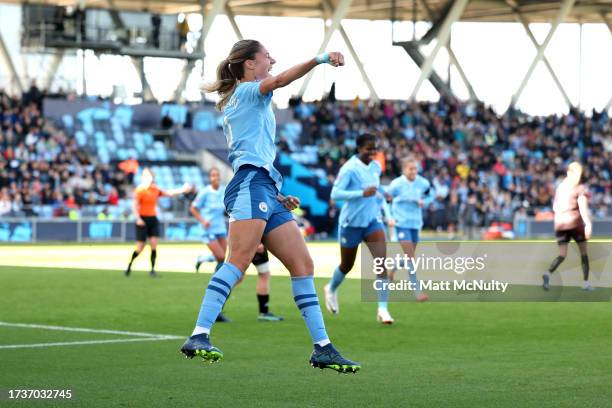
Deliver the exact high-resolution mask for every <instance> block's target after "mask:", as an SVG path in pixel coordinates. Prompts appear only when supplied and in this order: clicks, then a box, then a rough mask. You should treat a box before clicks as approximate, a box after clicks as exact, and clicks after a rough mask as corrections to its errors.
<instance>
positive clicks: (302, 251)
mask: <svg viewBox="0 0 612 408" xmlns="http://www.w3.org/2000/svg"><path fill="white" fill-rule="evenodd" d="M287 214H288V213H287ZM289 217H290V214H289ZM271 221H272V219H271ZM263 243H264V245H265V246H266V248H267V249H268V250H269V251H270V252H271V253H272V254H273V255H274V256H276V257H277V258H278V259H279V260H280V261H281V262H282V263H283V265H284V266H285V267H286V268H287V269H288V270H289V273H290V275H291V287H292V290H293V299H294V300H295V303H296V305H297V307H298V309H299V310H300V312H301V313H302V317H303V318H304V321H305V322H306V326H307V327H308V331H309V333H310V336H311V338H312V342H313V343H314V348H315V350H314V351H313V353H312V355H311V357H310V364H311V365H312V366H313V367H320V368H332V369H334V370H336V371H340V372H356V371H357V370H359V369H360V368H361V366H360V365H359V363H356V362H353V361H351V360H348V359H345V358H344V357H342V355H340V353H339V352H338V351H337V350H336V349H335V348H334V346H333V345H332V344H331V342H330V340H329V337H328V335H327V331H326V330H325V323H324V321H323V314H322V313H321V307H320V306H319V301H318V298H317V293H316V291H315V286H314V280H313V275H314V264H313V261H312V258H311V257H310V253H309V252H308V248H307V247H306V243H305V242H304V238H303V237H302V234H301V232H300V230H299V228H298V226H297V224H296V223H295V221H293V220H291V221H289V222H285V223H283V224H280V225H278V226H277V227H276V228H274V229H271V230H270V231H269V232H268V233H267V234H266V235H264V239H263Z"/></svg>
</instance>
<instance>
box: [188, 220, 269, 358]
mask: <svg viewBox="0 0 612 408" xmlns="http://www.w3.org/2000/svg"><path fill="white" fill-rule="evenodd" d="M265 227H266V221H265V220H262V219H247V220H239V221H233V222H231V223H230V226H229V245H228V246H229V251H228V258H227V261H226V262H225V263H224V264H223V265H222V266H221V267H220V268H219V269H218V270H217V271H216V272H215V273H214V274H213V276H212V278H211V279H210V282H209V284H208V287H207V289H206V292H205V293H204V299H203V300H202V306H201V308H200V313H199V314H198V319H197V322H196V327H195V329H194V331H193V333H192V335H191V337H190V338H189V339H188V340H187V341H186V342H185V344H183V347H182V348H181V352H182V353H183V354H185V356H186V357H194V356H196V355H199V356H201V357H202V358H204V359H205V360H209V361H216V360H219V359H221V358H223V353H221V351H220V350H219V349H217V348H216V347H214V346H212V345H211V344H210V340H209V334H210V330H211V328H212V326H213V324H214V322H215V321H216V319H217V316H218V315H219V313H220V312H221V309H222V308H223V305H224V304H225V302H226V300H227V298H228V296H229V295H230V292H231V290H232V288H233V287H234V286H235V285H236V283H237V282H238V281H239V280H241V279H242V277H243V275H244V271H246V269H247V267H248V266H249V264H250V263H251V260H252V259H253V255H254V254H255V251H256V250H257V246H258V245H259V243H260V242H261V236H262V234H263V231H264V228H265Z"/></svg>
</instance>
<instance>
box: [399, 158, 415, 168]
mask: <svg viewBox="0 0 612 408" xmlns="http://www.w3.org/2000/svg"><path fill="white" fill-rule="evenodd" d="M417 162H418V160H417V159H416V157H414V156H408V157H404V158H403V159H402V168H404V167H406V166H407V165H408V164H409V163H417Z"/></svg>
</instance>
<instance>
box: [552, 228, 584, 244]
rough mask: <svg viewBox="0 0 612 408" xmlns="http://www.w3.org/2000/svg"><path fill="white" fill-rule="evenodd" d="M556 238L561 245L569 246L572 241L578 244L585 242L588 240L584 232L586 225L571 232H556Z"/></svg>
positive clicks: (570, 230)
mask: <svg viewBox="0 0 612 408" xmlns="http://www.w3.org/2000/svg"><path fill="white" fill-rule="evenodd" d="M555 236H556V237H557V243H559V244H567V243H569V242H570V241H571V240H572V239H573V240H574V241H576V242H584V241H586V240H587V239H586V234H585V232H584V225H581V226H579V227H576V228H572V229H569V230H561V231H555Z"/></svg>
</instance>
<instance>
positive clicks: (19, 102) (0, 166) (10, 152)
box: [0, 87, 129, 216]
mask: <svg viewBox="0 0 612 408" xmlns="http://www.w3.org/2000/svg"><path fill="white" fill-rule="evenodd" d="M42 97H43V93H41V92H40V91H38V89H37V88H36V87H32V88H30V90H29V91H28V92H26V93H24V95H23V97H22V98H21V99H19V98H14V97H11V96H9V95H7V94H6V93H5V92H3V91H1V90H0V156H1V158H0V216H7V215H26V216H35V215H37V214H36V212H35V210H34V209H35V208H36V207H37V206H40V205H45V206H47V207H48V208H49V207H50V208H51V209H52V215H53V216H66V215H68V214H69V212H70V210H71V209H75V208H79V207H81V206H83V205H85V204H108V205H116V204H117V202H118V200H119V198H120V197H125V196H126V193H127V189H128V188H129V183H128V182H127V177H126V176H125V175H124V173H123V172H120V171H113V170H112V168H110V167H109V166H106V165H100V164H96V163H95V162H94V161H93V160H92V159H91V158H90V157H88V156H87V155H86V154H84V153H83V152H82V151H80V150H79V149H78V147H77V144H76V141H75V139H74V138H73V137H69V136H68V135H66V134H65V133H64V132H63V131H62V130H59V129H57V128H55V127H54V126H53V125H51V124H50V123H47V122H46V121H44V119H43V117H42V113H41V102H42ZM94 160H95V159H94ZM92 215H94V216H95V215H96V214H92Z"/></svg>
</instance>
